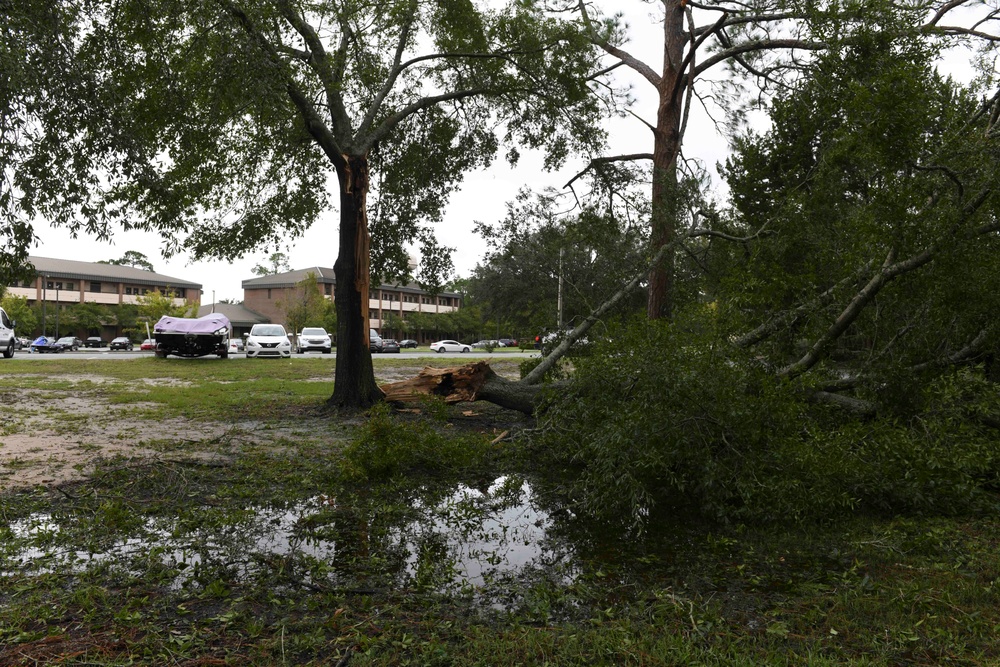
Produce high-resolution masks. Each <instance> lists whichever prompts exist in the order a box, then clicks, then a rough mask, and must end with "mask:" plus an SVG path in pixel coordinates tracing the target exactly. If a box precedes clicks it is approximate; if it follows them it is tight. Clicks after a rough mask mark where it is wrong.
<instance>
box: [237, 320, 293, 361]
mask: <svg viewBox="0 0 1000 667" xmlns="http://www.w3.org/2000/svg"><path fill="white" fill-rule="evenodd" d="M244 348H245V351H246V355H247V359H252V358H254V357H277V358H279V359H288V358H290V357H291V356H292V344H291V342H289V340H288V334H286V333H285V327H283V326H281V325H280V324H255V325H253V328H252V329H250V333H248V334H247V342H246V345H245V346H244Z"/></svg>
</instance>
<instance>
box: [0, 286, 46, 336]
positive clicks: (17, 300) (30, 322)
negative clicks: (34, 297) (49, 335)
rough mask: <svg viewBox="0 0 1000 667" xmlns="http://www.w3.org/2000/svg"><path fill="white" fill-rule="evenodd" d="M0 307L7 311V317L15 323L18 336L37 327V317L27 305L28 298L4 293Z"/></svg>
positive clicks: (0, 300)
mask: <svg viewBox="0 0 1000 667" xmlns="http://www.w3.org/2000/svg"><path fill="white" fill-rule="evenodd" d="M0 307H3V309H4V310H5V311H6V312H7V315H8V317H10V319H12V320H14V321H15V322H16V323H17V326H16V327H15V329H16V331H17V334H18V335H19V336H26V335H28V334H30V333H31V332H33V331H35V329H36V328H37V327H38V317H37V315H36V314H35V311H34V310H32V308H31V307H30V306H29V305H28V299H27V298H25V297H23V296H16V295H14V294H5V295H4V296H3V298H2V299H0Z"/></svg>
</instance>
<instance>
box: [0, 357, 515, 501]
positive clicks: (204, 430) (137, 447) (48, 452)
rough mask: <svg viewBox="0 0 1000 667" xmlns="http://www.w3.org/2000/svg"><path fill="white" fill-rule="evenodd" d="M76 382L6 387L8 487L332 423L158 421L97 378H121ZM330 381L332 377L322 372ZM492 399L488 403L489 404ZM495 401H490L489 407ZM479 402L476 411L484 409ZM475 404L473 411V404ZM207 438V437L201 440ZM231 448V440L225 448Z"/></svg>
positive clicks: (1, 459)
mask: <svg viewBox="0 0 1000 667" xmlns="http://www.w3.org/2000/svg"><path fill="white" fill-rule="evenodd" d="M414 362H415V363H414V365H413V366H412V367H411V366H398V365H397V366H393V367H387V368H383V369H377V370H376V378H377V380H378V382H379V383H380V384H384V383H388V382H396V381H399V380H402V379H407V378H410V377H413V376H414V375H416V374H417V373H418V372H419V371H420V370H421V368H422V367H423V364H422V363H418V360H414ZM496 370H497V371H498V372H499V373H500V374H502V375H505V376H507V377H509V378H511V379H516V377H517V371H516V366H513V365H508V366H507V367H498V368H497V369H496ZM59 380H60V381H62V382H63V383H65V382H69V383H70V384H71V385H72V384H74V383H79V384H80V385H81V387H82V386H84V385H86V387H87V390H81V391H74V390H73V389H72V388H69V389H65V388H61V389H59V390H44V389H31V390H26V391H16V392H15V391H6V392H0V393H3V395H2V396H0V403H2V404H3V405H4V410H3V412H0V493H2V492H4V491H10V490H14V489H17V488H25V487H32V486H36V485H44V486H60V485H63V484H67V483H71V482H76V481H79V480H82V479H85V478H87V477H88V476H89V475H90V474H91V473H92V471H93V468H94V464H95V462H96V461H98V460H101V459H107V458H110V457H115V456H124V457H127V458H129V459H132V460H138V461H144V462H149V461H155V460H163V461H168V462H169V461H173V462H177V461H192V460H198V461H202V462H205V461H218V462H219V463H224V462H225V460H226V455H225V454H224V453H220V447H219V444H220V443H223V444H224V443H225V441H227V440H230V439H238V440H239V441H240V442H241V443H243V444H251V445H266V444H268V443H277V442H279V441H280V440H282V439H287V438H290V437H294V435H295V434H296V433H299V434H301V433H302V432H303V431H310V430H313V429H317V430H318V429H322V428H324V427H325V426H327V425H328V424H327V420H328V419H329V417H328V416H323V415H320V414H314V415H311V416H310V415H296V417H295V419H294V421H289V423H287V424H285V425H281V424H278V425H277V426H276V425H275V424H274V423H273V422H269V423H268V424H267V425H266V426H265V425H263V424H261V423H259V422H254V421H243V422H234V423H214V422H205V421H203V420H192V419H187V418H183V417H181V418H170V419H159V420H156V421H150V419H149V417H148V415H146V416H141V417H139V418H132V417H130V416H129V413H135V412H143V411H144V410H143V408H150V409H154V408H155V407H156V406H155V404H152V403H151V404H148V405H144V404H142V403H132V404H128V405H122V404H110V403H107V402H104V401H103V400H102V397H101V395H100V393H99V392H94V391H93V385H94V384H97V385H98V386H99V385H100V384H102V383H105V382H115V380H114V379H113V378H102V377H100V376H93V375H87V376H74V375H60V376H59ZM314 381H317V382H329V381H330V379H329V378H315V379H314ZM184 382H185V381H183V380H177V379H175V378H150V379H144V380H142V383H143V385H145V387H147V388H150V389H154V390H155V388H156V387H158V386H177V385H178V383H184ZM482 407H484V408H485V407H486V406H482ZM486 409H488V408H486ZM479 410H480V406H478V405H477V406H476V408H475V411H477V412H478V411H479ZM467 412H470V413H471V412H472V411H471V410H467ZM164 442H182V443H184V448H183V451H168V452H165V451H164V448H163V447H161V446H158V445H159V444H160V443H164ZM199 445H204V447H200V446H199ZM222 449H223V450H224V449H225V448H224V447H223V448H222Z"/></svg>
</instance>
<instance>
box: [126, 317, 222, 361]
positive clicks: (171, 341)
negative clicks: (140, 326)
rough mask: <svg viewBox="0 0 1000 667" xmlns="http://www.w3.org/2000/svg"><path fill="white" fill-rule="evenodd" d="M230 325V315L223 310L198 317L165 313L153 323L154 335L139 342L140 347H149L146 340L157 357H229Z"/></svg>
mask: <svg viewBox="0 0 1000 667" xmlns="http://www.w3.org/2000/svg"><path fill="white" fill-rule="evenodd" d="M230 330H231V326H230V323H229V318H228V317H226V316H225V315H223V314H222V313H209V314H208V315H202V316H201V317H174V316H172V315H164V316H163V317H161V318H160V319H159V320H158V321H157V322H156V324H155V325H153V335H154V336H155V339H153V340H149V339H147V341H146V342H144V343H143V344H142V349H143V350H145V349H149V348H147V347H146V343H152V344H153V346H152V349H153V350H155V351H156V356H157V357H159V358H160V359H164V358H166V357H167V356H168V355H171V354H173V355H176V356H178V357H204V356H206V355H209V354H217V355H218V356H219V358H220V359H227V358H229V345H228V343H227V342H226V339H227V338H228V337H229V333H230Z"/></svg>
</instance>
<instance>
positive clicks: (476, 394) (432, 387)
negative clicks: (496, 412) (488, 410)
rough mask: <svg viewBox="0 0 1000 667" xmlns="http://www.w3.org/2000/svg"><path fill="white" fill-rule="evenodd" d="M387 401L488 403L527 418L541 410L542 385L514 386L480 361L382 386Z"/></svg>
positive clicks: (431, 370) (436, 370) (523, 384)
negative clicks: (428, 398)
mask: <svg viewBox="0 0 1000 667" xmlns="http://www.w3.org/2000/svg"><path fill="white" fill-rule="evenodd" d="M382 390H383V391H384V392H385V400H387V401H400V402H405V401H413V400H416V399H419V398H421V397H423V396H437V397H438V398H442V399H444V401H445V402H446V403H462V402H470V403H471V402H473V401H480V400H482V401H489V402H490V403H494V404H496V405H499V406H500V407H503V408H507V409H509V410H517V411H519V412H523V413H525V414H527V415H530V414H532V413H533V412H534V411H535V408H536V407H537V406H538V402H539V400H540V397H541V391H542V385H537V384H536V385H530V384H525V383H523V382H512V381H510V380H507V379H505V378H502V377H500V376H499V375H497V374H496V373H494V372H493V369H492V368H490V366H489V364H488V363H487V362H485V361H479V362H476V363H472V364H466V365H465V366H456V367H453V368H431V367H427V368H425V369H424V370H422V371H421V372H420V374H419V375H417V377H415V378H410V379H409V380H403V381H401V382H393V383H392V384H386V385H382Z"/></svg>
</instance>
